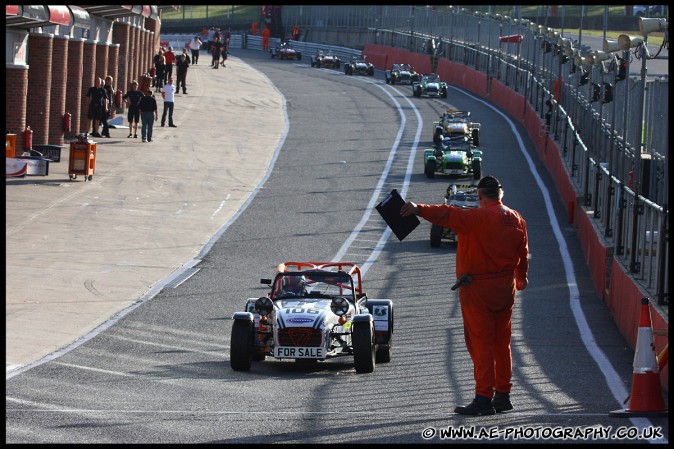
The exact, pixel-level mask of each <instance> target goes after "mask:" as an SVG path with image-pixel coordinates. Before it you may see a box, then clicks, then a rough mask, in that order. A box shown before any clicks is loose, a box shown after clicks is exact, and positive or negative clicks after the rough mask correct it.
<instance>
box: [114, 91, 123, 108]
mask: <svg viewBox="0 0 674 449" xmlns="http://www.w3.org/2000/svg"><path fill="white" fill-rule="evenodd" d="M115 107H118V108H121V107H122V91H121V90H120V89H117V92H115Z"/></svg>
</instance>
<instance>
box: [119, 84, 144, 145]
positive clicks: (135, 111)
mask: <svg viewBox="0 0 674 449" xmlns="http://www.w3.org/2000/svg"><path fill="white" fill-rule="evenodd" d="M122 98H124V101H125V102H126V107H127V108H128V113H127V118H128V119H129V135H128V136H126V137H127V138H128V137H131V135H132V133H131V130H133V137H134V139H137V138H138V121H139V120H140V109H139V105H140V100H141V98H143V92H141V91H139V90H138V81H136V80H133V81H131V88H130V89H129V91H128V92H127V93H125V94H124V97H122Z"/></svg>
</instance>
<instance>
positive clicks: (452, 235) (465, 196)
mask: <svg viewBox="0 0 674 449" xmlns="http://www.w3.org/2000/svg"><path fill="white" fill-rule="evenodd" d="M445 204H449V205H450V206H456V207H460V208H462V209H473V208H476V207H478V206H479V204H478V202H477V184H450V185H449V187H447V193H446V194H445ZM443 240H451V241H452V242H458V241H459V237H458V236H457V235H456V232H454V231H453V230H452V229H451V228H445V227H442V226H440V225H435V224H434V225H431V247H433V248H439V247H440V245H441V244H442V241H443Z"/></svg>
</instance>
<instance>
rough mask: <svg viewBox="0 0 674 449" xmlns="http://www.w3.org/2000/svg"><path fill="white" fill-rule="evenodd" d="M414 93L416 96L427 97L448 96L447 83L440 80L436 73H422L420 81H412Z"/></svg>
mask: <svg viewBox="0 0 674 449" xmlns="http://www.w3.org/2000/svg"><path fill="white" fill-rule="evenodd" d="M412 94H413V95H414V96H415V97H421V96H423V95H425V96H427V97H442V98H447V83H445V82H444V81H441V80H440V76H438V75H437V74H436V73H429V74H426V75H421V79H420V80H419V81H413V82H412Z"/></svg>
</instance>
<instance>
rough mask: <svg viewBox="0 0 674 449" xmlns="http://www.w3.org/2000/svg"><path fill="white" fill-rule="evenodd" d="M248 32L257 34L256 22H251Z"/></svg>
mask: <svg viewBox="0 0 674 449" xmlns="http://www.w3.org/2000/svg"><path fill="white" fill-rule="evenodd" d="M250 34H252V35H253V36H257V22H253V24H252V25H251V27H250Z"/></svg>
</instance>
